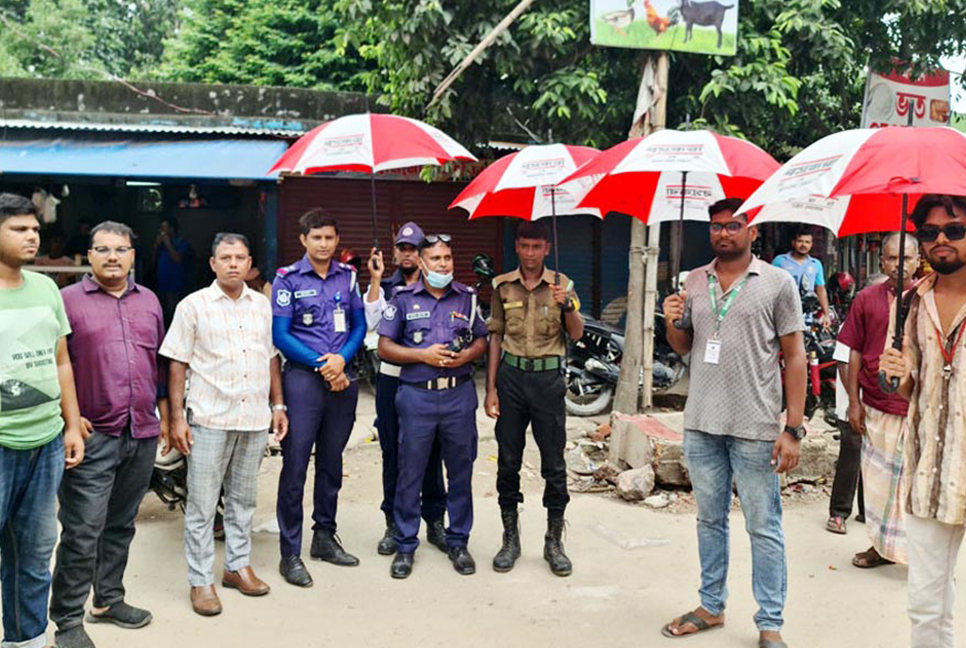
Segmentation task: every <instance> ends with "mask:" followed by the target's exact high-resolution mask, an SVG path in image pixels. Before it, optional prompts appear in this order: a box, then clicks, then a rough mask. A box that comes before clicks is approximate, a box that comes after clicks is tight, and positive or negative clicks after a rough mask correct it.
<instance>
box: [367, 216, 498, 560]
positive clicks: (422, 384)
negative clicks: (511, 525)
mask: <svg viewBox="0 0 966 648" xmlns="http://www.w3.org/2000/svg"><path fill="white" fill-rule="evenodd" d="M450 243H451V239H450V236H449V235H447V234H434V235H428V236H426V238H425V239H424V240H423V241H422V242H421V243H420V244H419V260H420V264H421V266H422V271H423V278H422V280H421V281H419V282H418V283H415V284H412V285H410V286H406V287H404V288H401V289H399V290H398V291H397V292H396V295H395V296H394V297H393V298H392V299H391V300H390V302H389V306H388V307H387V308H386V310H385V312H384V313H383V320H382V323H381V324H380V325H379V336H380V337H379V355H380V357H382V358H383V359H385V360H388V361H389V362H392V363H396V364H400V365H402V372H401V374H400V380H401V384H400V386H399V391H398V393H397V394H396V409H397V411H398V414H399V461H398V463H399V478H398V481H397V483H396V499H395V504H394V515H395V520H396V526H397V527H398V529H399V532H398V534H397V536H396V541H397V543H398V550H397V553H396V557H395V558H394V559H393V562H392V567H391V568H390V574H391V575H392V577H393V578H406V577H408V576H409V575H410V574H411V573H412V567H413V554H414V552H415V551H416V547H418V546H419V539H418V538H417V534H418V532H419V514H420V505H419V493H420V489H421V487H422V484H423V478H424V476H425V472H426V466H427V464H428V462H429V457H430V454H431V453H432V448H433V443H434V442H435V441H436V440H437V439H439V443H440V449H441V452H442V455H443V462H444V463H445V464H446V476H447V479H448V486H449V494H448V495H447V498H446V509H447V511H448V513H449V523H450V526H449V528H448V529H447V530H446V545H447V548H448V551H447V553H448V555H449V558H450V561H452V563H453V567H454V568H455V569H456V571H457V572H459V573H460V574H472V573H474V572H475V571H476V563H475V562H474V561H473V557H472V556H471V555H470V553H469V551H468V550H467V543H468V541H469V537H470V529H471V528H472V526H473V493H472V488H471V484H472V476H473V462H474V460H475V459H476V452H477V432H476V407H477V405H478V400H477V396H476V386H475V385H474V383H473V376H472V372H473V366H472V363H473V361H475V360H476V359H477V358H479V357H480V356H481V355H483V352H484V351H485V349H486V324H485V323H484V322H483V321H482V318H481V317H480V316H479V311H478V308H477V303H476V299H477V296H476V291H475V290H474V289H473V288H469V287H467V286H464V285H463V284H460V283H457V282H455V281H453V251H452V247H451V246H450Z"/></svg>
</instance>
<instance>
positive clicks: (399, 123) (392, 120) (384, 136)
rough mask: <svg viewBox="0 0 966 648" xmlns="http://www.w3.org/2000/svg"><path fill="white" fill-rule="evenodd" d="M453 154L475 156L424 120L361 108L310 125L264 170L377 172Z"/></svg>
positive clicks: (439, 160) (429, 162)
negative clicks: (358, 110) (361, 111)
mask: <svg viewBox="0 0 966 648" xmlns="http://www.w3.org/2000/svg"><path fill="white" fill-rule="evenodd" d="M453 160H466V161H474V160H476V158H475V157H473V154H472V153H470V152H469V151H467V150H466V149H465V148H463V146H462V145H460V144H459V143H458V142H457V141H456V140H454V139H453V138H452V137H450V136H449V135H447V134H446V133H444V132H443V131H441V130H439V129H438V128H435V127H433V126H430V125H429V124H425V123H423V122H421V121H419V120H416V119H410V118H409V117H398V116H396V115H381V114H376V113H365V114H359V115H347V116H345V117H339V118H338V119H334V120H332V121H330V122H326V123H324V124H322V125H320V126H316V127H315V128H313V129H312V130H310V131H309V132H308V133H306V134H305V135H303V136H302V137H300V138H299V139H298V141H297V142H295V144H293V145H292V146H291V148H289V149H288V150H287V151H285V153H284V154H283V155H282V157H280V158H279V159H278V161H277V162H276V163H275V164H274V166H272V168H271V169H270V170H269V173H276V172H279V171H288V172H290V173H304V174H309V173H321V172H323V171H359V172H363V173H365V172H368V173H379V172H380V171H388V170H390V169H402V168H406V167H414V166H424V165H439V164H443V163H445V162H451V161H453Z"/></svg>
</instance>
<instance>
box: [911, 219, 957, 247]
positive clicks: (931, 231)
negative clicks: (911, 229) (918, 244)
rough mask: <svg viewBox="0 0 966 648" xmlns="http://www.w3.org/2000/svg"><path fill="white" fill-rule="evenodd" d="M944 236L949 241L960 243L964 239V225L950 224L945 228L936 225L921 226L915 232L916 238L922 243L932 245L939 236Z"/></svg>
mask: <svg viewBox="0 0 966 648" xmlns="http://www.w3.org/2000/svg"><path fill="white" fill-rule="evenodd" d="M940 233H942V234H945V235H946V238H947V239H949V240H950V241H960V240H962V239H963V237H966V225H964V224H963V223H950V224H949V225H946V226H945V227H939V226H938V225H923V226H922V227H920V228H919V230H918V231H917V232H916V236H918V237H919V240H920V241H922V242H923V243H932V242H933V241H935V240H936V239H938V238H939V234H940Z"/></svg>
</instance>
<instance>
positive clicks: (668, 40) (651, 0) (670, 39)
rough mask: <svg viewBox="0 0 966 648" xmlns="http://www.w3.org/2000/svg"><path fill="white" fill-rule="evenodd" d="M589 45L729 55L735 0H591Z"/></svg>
mask: <svg viewBox="0 0 966 648" xmlns="http://www.w3.org/2000/svg"><path fill="white" fill-rule="evenodd" d="M590 34H591V36H590V40H591V42H592V43H593V44H594V45H607V46H611V47H631V48H635V49H655V50H675V51H678V52H696V53H700V54H718V55H729V56H730V55H734V53H735V48H736V42H737V39H738V0H721V1H719V0H590Z"/></svg>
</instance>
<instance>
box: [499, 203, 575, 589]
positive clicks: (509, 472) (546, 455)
mask: <svg viewBox="0 0 966 648" xmlns="http://www.w3.org/2000/svg"><path fill="white" fill-rule="evenodd" d="M514 245H515V249H516V253H517V257H519V259H520V267H519V268H518V269H517V270H514V271H513V272H509V273H507V274H503V275H500V276H498V277H496V278H495V279H494V280H493V299H492V308H491V314H490V320H489V322H488V328H489V331H490V350H489V361H488V363H487V372H486V402H485V409H486V414H487V416H489V417H490V418H495V419H496V440H497V446H498V449H499V450H498V451H499V456H498V460H497V478H496V486H497V491H498V493H499V503H500V511H501V517H502V518H503V547H502V548H501V549H500V551H499V552H498V553H497V554H496V556H495V557H494V558H493V569H494V570H496V571H498V572H508V571H510V570H511V569H513V565H514V563H515V562H516V559H517V558H519V557H520V530H519V519H518V516H517V504H521V503H523V494H522V493H521V492H520V465H521V464H522V462H523V448H524V445H525V443H526V430H527V426H528V425H532V426H533V438H534V440H535V441H536V442H537V447H538V448H539V449H540V473H541V475H543V478H544V481H545V485H544V492H543V505H544V507H546V509H547V533H546V536H545V537H544V549H543V557H544V559H545V560H546V561H547V562H548V563H550V570H551V571H552V572H553V573H554V574H556V575H558V576H569V575H570V573H571V571H572V570H573V567H572V565H571V563H570V559H569V558H567V555H566V554H565V553H564V548H563V544H562V541H561V534H562V533H563V526H564V509H565V508H566V507H567V502H569V501H570V496H569V495H568V494H567V464H566V461H565V460H564V446H565V444H566V442H567V430H566V406H565V403H564V396H565V394H566V393H567V386H566V381H565V380H564V358H565V356H566V355H567V337H568V336H569V337H570V339H573V340H576V339H580V337H581V336H583V333H584V323H583V319H582V318H581V316H580V312H579V310H580V302H579V301H578V300H577V296H576V294H575V293H574V290H573V282H572V281H570V280H569V279H567V277H565V276H564V275H562V274H560V273H557V272H554V271H551V270H548V269H547V268H546V267H545V266H544V260H545V259H546V257H547V255H548V254H550V234H549V231H548V229H547V226H546V225H545V224H543V223H541V222H539V221H526V222H523V223H521V224H520V225H519V227H517V231H516V241H515V244H514ZM501 353H502V358H501Z"/></svg>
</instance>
